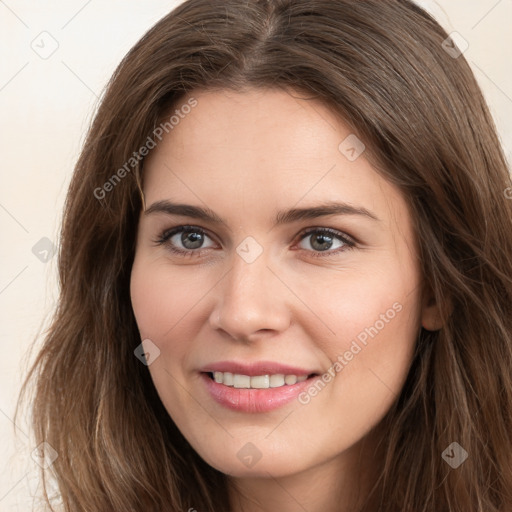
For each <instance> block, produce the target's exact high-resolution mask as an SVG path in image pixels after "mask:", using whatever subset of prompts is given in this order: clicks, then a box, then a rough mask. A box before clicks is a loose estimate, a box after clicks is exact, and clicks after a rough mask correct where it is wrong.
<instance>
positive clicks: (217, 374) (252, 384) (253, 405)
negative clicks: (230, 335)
mask: <svg viewBox="0 0 512 512" xmlns="http://www.w3.org/2000/svg"><path fill="white" fill-rule="evenodd" d="M319 374H320V372H317V371H315V370H311V369H306V368H300V367H297V366H289V365H283V364H280V363H275V362H270V361H261V362H256V363H252V364H246V363H238V362H233V361H221V362H217V363H212V364H209V365H207V366H205V367H204V368H202V369H201V378H202V382H203V384H204V385H205V387H206V390H207V391H208V393H209V395H210V397H211V398H213V400H214V401H216V402H217V403H218V404H220V405H222V406H224V407H226V408H228V409H231V410H234V411H238V412H245V413H263V412H268V411H271V410H274V409H277V408H279V407H282V406H284V405H285V404H287V403H289V402H291V401H292V400H293V399H294V398H296V397H297V396H298V395H299V394H300V393H301V392H302V391H303V390H304V389H305V388H306V387H308V386H309V385H311V383H312V381H313V380H314V379H316V378H318V377H319Z"/></svg>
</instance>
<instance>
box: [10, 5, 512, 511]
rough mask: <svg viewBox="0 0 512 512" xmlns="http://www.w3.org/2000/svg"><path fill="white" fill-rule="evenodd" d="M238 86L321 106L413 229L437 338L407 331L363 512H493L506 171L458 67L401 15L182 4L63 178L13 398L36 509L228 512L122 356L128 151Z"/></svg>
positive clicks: (431, 36) (435, 30) (507, 262)
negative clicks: (44, 305) (200, 96)
mask: <svg viewBox="0 0 512 512" xmlns="http://www.w3.org/2000/svg"><path fill="white" fill-rule="evenodd" d="M450 48H451V51H447V50H449V49H450ZM457 53H459V54H458V55H457ZM246 87H256V88H281V89H287V90H293V91H298V92H299V93H301V94H305V95H307V96H308V97H310V98H314V99H315V100H318V101H321V102H323V103H324V104H326V105H329V106H330V107H331V108H332V109H333V112H335V113H337V114H339V116H340V119H343V120H344V121H345V123H347V124H348V125H349V126H350V127H351V129H352V130H353V131H354V133H357V134H358V137H360V138H361V139H362V140H363V141H364V143H365V145H366V146H367V152H366V153H365V154H366V155H368V157H369V158H370V161H371V162H372V164H373V165H374V166H375V168H376V169H377V171H378V172H379V173H380V174H381V175H382V176H383V177H385V178H386V179H387V180H389V181H390V182H392V183H394V184H395V185H396V186H398V187H399V188H400V190H401V191H402V193H403V195H404V197H405V198H406V200H407V202H408V204H409V205H410V208H411V212H412V213H413V222H414V226H415V233H416V236H417V239H418V244H419V248H420V257H421V268H422V273H423V277H424V280H425V281H426V282H427V283H428V286H430V287H431V289H432V291H433V294H434V296H435V300H436V301H437V303H438V304H439V306H440V310H441V313H442V316H443V322H444V324H443V327H442V328H441V329H440V330H438V331H426V330H424V329H422V330H421V332H420V334H419V336H418V340H417V344H416V352H415V355H414V359H413V363H412V366H411V368H410V372H409V374H408V376H407V380H406V383H405V385H404V387H403V389H402V392H401V394H400V396H399V397H397V399H396V401H395V403H394V404H393V406H392V407H391V409H390V410H389V412H388V413H387V414H386V416H385V418H384V419H383V420H382V421H383V425H384V426H385V436H384V437H383V443H385V444H383V445H382V446H384V447H385V457H384V460H383V463H382V467H381V468H379V471H378V475H379V477H378V479H377V481H376V482H375V485H374V486H373V488H372V492H371V495H372V498H376V500H377V502H378V503H379V508H378V510H379V511H380V512H396V511H397V510H400V511H407V512H505V511H510V510H512V277H511V276H512V200H511V199H508V198H507V196H512V188H510V187H511V181H510V175H509V170H508V168H507V163H506V160H505V157H504V154H503V150H502V148H501V146H500V143H499V140H498V136H497V134H496V128H495V125H494V123H493V120H492V118H491V116H490V114H489V110H488V107H487V105H486V103H485V101H484V99H483V97H482V94H481V91H480V89H479V87H478V85H477V83H476V80H475V78H474V76H473V73H472V71H471V69H470V67H469V66H468V64H467V62H466V60H465V59H464V56H463V55H460V52H457V51H456V49H454V48H453V45H452V43H451V42H450V39H448V34H447V33H446V32H445V31H444V30H443V29H442V28H441V27H440V26H439V24H438V23H437V22H436V21H435V20H434V19H433V18H432V17H431V16H429V15H428V14H427V13H426V12H424V11H423V10H422V9H420V8H419V7H417V6H416V5H415V4H413V3H412V2H411V1H409V0H314V1H312V0H269V1H264V0H247V1H244V2H241V1H239V0H221V1H215V2H212V1H211V0H188V1H185V2H184V3H182V4H180V5H179V6H178V7H177V8H175V9H174V10H173V11H172V12H171V13H170V14H168V15H167V16H165V17H164V18H163V19H161V20H160V21H159V22H158V23H157V24H156V25H155V26H154V27H152V28H151V29H150V30H149V31H148V32H147V33H146V34H145V35H144V36H143V37H142V38H141V39H140V41H138V42H137V44H136V45H135V46H134V47H133V48H132V49H131V50H130V51H129V53H128V54H127V55H126V57H125V58H124V59H123V60H122V62H121V63H120V65H119V66H118V68H117V69H116V71H115V72H114V74H113V76H112V78H111V80H110V82H109V84H108V86H107V87H106V90H105V92H104V95H103V97H102V100H101V104H100V106H99V108H98V111H97V113H96V115H95V118H94V120H93V122H92V124H91V127H90V129H89V132H88V135H87V138H86V141H85V143H84V146H83V149H82V151H81V154H80V157H79V159H78V161H77V164H76V167H75V170H74V174H73V178H72V181H71V184H70V187H69V192H68V195H67V199H66V204H65V213H64V218H63V224H62V231H61V239H60V252H59V259H58V265H59V280H60V299H59V303H58V307H57V309H56V311H55V313H54V316H53V318H52V323H51V326H50V327H49V328H48V330H47V331H45V333H44V344H43V347H42V349H41V350H40V352H39V353H38V355H37V357H36V359H35V361H34V362H33V365H32V366H31V368H30V369H29V372H28V374H27V376H26V380H25V382H24V385H23V388H22V392H21V394H20V398H19V403H18V405H20V404H22V403H24V397H26V395H27V394H28V392H29V389H30V391H31V393H32V396H33V402H32V403H31V412H32V426H33V431H34V434H35V437H36V440H37V442H38V443H41V442H44V441H46V442H47V443H49V444H50V445H51V446H52V447H53V448H54V449H55V450H56V451H57V453H58V455H59V456H58V458H57V460H55V462H54V463H53V465H52V466H51V472H52V473H51V475H50V474H46V473H47V472H43V473H42V478H43V483H44V500H45V503H46V504H47V505H48V506H49V507H50V508H51V509H52V510H54V508H52V507H53V506H54V505H52V500H51V499H50V497H49V493H48V492H47V484H48V482H49V481H50V479H51V480H52V481H54V482H55V483H56V485H57V486H58V490H59V496H60V498H59V503H60V504H59V505H58V506H59V507H60V508H61V509H62V510H63V511H65V512H106V511H116V512H128V511H129V512H152V511H154V512H161V511H163V510H166V511H185V510H189V508H190V507H192V506H193V507H195V508H197V509H198V510H200V511H204V512H226V511H229V510H231V508H230V504H229V499H228V479H227V477H226V476H225V475H223V474H222V473H220V472H219V471H217V470H215V469H214V468H212V467H210V466H209V465H208V464H206V463H205V462H204V461H203V460H202V459H201V457H199V455H198V454H197V453H196V452H195V451H194V450H193V449H192V448H191V446H190V445H189V444H188V442H187V441H186V440H185V438H184V437H183V435H182V434H181V433H180V432H179V430H178V429H177V427H176V426H175V425H174V423H173V422H172V419H171V418H170V417H169V415H168V413H167V411H166V410H165V408H164V407H163V405H162V403H161V402H160V399H159V397H158V395H157V393H156V390H155V388H154V385H153V383H152V381H151V378H150V375H149V372H148V371H147V368H146V367H145V366H144V365H142V364H140V362H139V361H138V359H137V358H136V357H135V356H134V349H135V347H137V346H138V345H139V344H140V337H139V332H138V329H137V325H136V322H135V318H134V314H133V311H132V307H131V301H130V293H129V281H130V272H131V266H132V262H133V258H134V250H135V235H136V229H137V222H138V215H139V212H140V210H141V208H142V207H143V202H142V201H143V198H141V193H140V192H141V188H140V187H141V180H142V178H143V164H144V158H142V157H141V154H140V152H138V150H139V148H141V147H142V146H143V145H144V144H145V142H146V141H147V140H148V136H150V135H151V134H152V133H154V130H155V127H157V126H158V125H159V124H160V123H161V122H162V119H165V118H166V116H168V115H169V113H170V112H171V110H172V109H173V108H175V107H176V105H178V104H179V102H180V101H181V100H182V98H184V97H185V95H186V93H187V92H190V91H192V90H195V89H198V90H199V89H203V90H206V89H210V90H225V89H231V90H234V91H243V90H244V88H246ZM135 156H136V157H137V158H135ZM127 162H131V163H130V164H129V165H128V166H127V165H126V163H127ZM121 168H124V169H125V172H124V173H121V172H120V169H121ZM121 174H122V176H121ZM114 175H116V176H117V178H114ZM107 192H108V193H107ZM507 192H509V193H507ZM30 384H33V386H30ZM18 409H19V407H18V408H17V411H16V412H17V414H18V412H19V411H18ZM452 442H457V443H459V444H460V445H461V446H462V447H463V448H464V449H465V450H466V451H467V453H468V459H467V460H466V461H465V462H464V463H463V464H462V465H460V466H459V467H458V468H457V469H452V468H451V467H450V466H449V465H448V464H447V463H446V462H445V461H444V460H443V457H442V453H443V451H444V450H445V449H446V448H447V447H448V446H449V445H450V444H451V443H452ZM367 512H376V511H375V509H370V508H368V509H367Z"/></svg>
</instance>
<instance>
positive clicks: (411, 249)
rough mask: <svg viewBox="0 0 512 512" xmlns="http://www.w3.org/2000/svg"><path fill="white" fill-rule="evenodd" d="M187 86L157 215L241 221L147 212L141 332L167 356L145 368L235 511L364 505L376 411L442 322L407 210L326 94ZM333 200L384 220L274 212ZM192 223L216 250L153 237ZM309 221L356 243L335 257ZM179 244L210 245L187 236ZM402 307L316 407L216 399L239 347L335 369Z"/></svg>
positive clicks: (141, 243) (150, 184)
mask: <svg viewBox="0 0 512 512" xmlns="http://www.w3.org/2000/svg"><path fill="white" fill-rule="evenodd" d="M190 96H193V97H194V98H196V100H197V106H195V107H194V108H193V109H192V110H191V112H190V113H189V114H187V115H186V116H184V118H183V119H181V120H180V122H179V124H177V125H176V126H175V127H174V129H173V130H172V131H170V132H169V133H168V134H166V135H165V136H164V137H163V139H162V141H161V142H160V143H159V144H158V145H157V147H156V148H155V149H153V150H152V151H151V153H150V155H149V157H148V158H147V159H146V162H145V166H144V186H143V192H144V197H145V205H146V209H148V208H149V207H151V205H153V204H154V203H155V202H156V201H161V200H169V201H173V202H180V203H186V204H191V205H195V206H200V207H208V208H210V209H211V210H213V211H214V212H215V213H216V214H217V215H219V216H220V217H222V218H223V219H224V220H225V223H226V225H222V224H215V223H212V222H210V221H204V220H199V219H196V218H193V217H185V216H181V215H168V214H166V213H151V214H147V213H141V216H140V222H139V227H138V233H137V247H136V255H135V260H134V264H133V269H132V276H131V297H132V305H133V310H134V313H135V317H136V320H137V324H138V327H139V330H140V334H141V340H144V339H147V338H149V339H150V340H151V341H152V342H153V343H154V344H155V345H156V346H157V347H158V349H159V350H160V354H159V356H158V357H157V358H156V359H154V362H152V363H151V364H150V365H149V366H148V369H149V371H150V373H151V377H152V379H153V382H154V384H155V386H156V389H157V391H158V393H159V395H160V397H161V400H162V402H163V404H164V406H165V407H166V409H167V411H168V413H169V415H170V417H171V418H172V419H173V420H174V422H175V423H176V424H177V426H178V427H179V429H180V430H181V432H182V433H183V434H184V436H185V437H186V438H187V439H188V441H189V442H190V444H191V445H192V446H193V447H194V449H195V450H196V451H197V452H198V453H199V455H200V456H201V457H203V458H204V460H206V461H207V462H208V463H209V464H210V465H211V466H213V467H215V468H217V469H218V470H220V471H222V472H224V473H225V474H227V475H230V483H231V485H232V486H231V491H230V492H231V498H232V503H233V510H235V511H242V510H243V511H245V512H256V511H261V510H265V511H267V510H279V511H282V512H288V511H294V512H295V511H296V510H298V508H297V507H298V505H297V504H298V503H299V504H301V505H302V506H303V507H304V509H306V510H308V511H309V512H314V511H322V512H326V511H327V512H329V511H331V512H334V511H336V512H345V511H348V510H357V508H356V507H357V506H359V505H360V504H361V502H362V501H361V500H362V499H363V498H364V497H365V496H366V494H367V492H368V488H369V486H370V485H371V483H372V481H373V478H374V476H375V474H374V470H375V468H376V467H377V462H378V460H379V457H380V454H378V453H376V451H375V446H376V442H377V440H378V433H379V423H380V421H381V420H382V418H383V417H384V416H385V414H386V412H387V411H388V410H389V408H390V407H391V405H392V403H393V401H394V400H395V399H396V397H397V395H398V394H399V392H400V390H401V388H402V386H403V384H404V381H405V378H406V376H407V372H408V370H409V367H410V364H411V360H412V355H413V350H414V345H415V342H416V339H417V335H418V332H419V329H420V327H421V325H423V327H425V328H429V329H435V328H438V326H437V325H436V306H435V304H432V301H431V300H430V299H431V297H430V296H429V295H428V294H427V292H425V291H424V287H423V286H422V278H421V275H420V266H419V261H418V257H417V244H416V241H415V235H414V231H413V228H412V218H411V214H410V211H409V209H408V207H407V204H406V202H405V199H404V198H403V196H402V194H401V193H400V191H399V190H398V189H396V188H395V187H394V186H393V185H392V184H390V183H389V182H387V181H386V180H385V179H384V178H382V177H381V176H380V175H379V174H378V173H377V172H376V171H375V170H374V168H373V167H372V166H371V165H370V163H369V162H368V160H367V159H366V158H365V153H364V152H363V153H362V154H361V155H360V156H359V157H358V158H357V159H356V160H354V161H350V160H349V159H348V158H347V157H346V156H345V154H343V153H342V152H341V151H340V150H339V149H338V146H339V144H340V142H342V141H343V140H344V139H345V138H346V137H347V136H349V135H351V134H352V133H353V132H352V131H351V130H350V128H349V127H348V126H347V125H346V124H345V123H343V122H342V121H341V120H340V119H339V118H338V117H336V116H335V115H334V114H333V111H332V109H331V108H328V107H327V106H325V105H323V104H322V103H320V102H318V101H317V100H305V99H300V98H299V95H298V94H296V93H295V94H294V93H292V92H291V91H283V90H274V89H269V90H259V89H257V90H256V89H247V90H246V91H244V92H237V93H235V92H233V91H216V92H215V91H193V93H191V94H190ZM186 100H187V98H185V99H184V100H183V102H182V104H185V103H186ZM325 201H340V202H345V203H349V204H350V205H353V206H357V207H364V208H366V209H367V210H369V211H371V212H372V213H373V214H374V215H375V216H376V217H378V219H379V220H378V221H376V220H372V219H370V218H368V217H366V216H362V215H339V214H338V215H329V216H323V217H319V218H315V219H309V220H308V219H306V220H298V221H293V222H291V223H287V224H283V225H277V226H274V224H273V218H274V216H275V214H276V212H277V211H278V210H279V211H280V210H288V209H291V208H302V207H309V206H315V205H317V204H319V203H322V202H325ZM187 224H188V225H193V226H198V227H201V228H203V229H204V230H205V231H206V232H207V236H205V238H204V241H203V245H202V246H201V247H200V249H203V253H202V254H200V255H192V256H187V257H183V256H179V255H176V254H173V253H172V252H171V251H170V249H169V245H170V244H171V242H168V244H167V245H166V244H161V245H158V244H156V243H155V240H156V239H158V237H159V236H160V235H161V233H162V232H163V231H165V230H168V229H170V228H173V227H177V226H182V225H187ZM312 227H315V228H325V227H327V228H332V229H334V230H336V231H338V232H340V234H341V235H342V236H343V235H345V236H346V235H348V236H350V237H352V238H354V239H355V240H356V244H355V246H354V247H353V248H350V249H348V248H347V246H344V245H343V242H342V241H340V240H338V239H337V238H336V237H333V238H332V239H331V240H332V243H330V244H329V243H327V244H326V249H327V250H324V251H321V250H319V249H318V245H315V244H314V241H315V233H313V234H312V235H311V234H310V235H308V236H305V237H304V236H303V235H302V232H304V230H305V229H306V228H312ZM248 236H251V237H252V238H254V240H256V242H257V243H258V244H259V246H261V247H262V248H263V252H262V253H261V254H260V255H259V256H258V257H257V258H256V259H255V260H254V261H253V262H251V263H247V261H245V260H244V259H243V258H242V257H241V256H240V255H239V254H238V253H237V251H236V249H237V247H238V246H239V245H240V244H241V242H242V241H243V240H244V239H245V238H246V237H248ZM172 240H173V241H174V243H175V245H176V246H177V247H178V248H181V249H182V250H185V251H187V250H188V251H189V252H193V251H194V250H195V251H196V252H197V251H198V250H199V249H190V248H189V247H191V245H190V243H189V244H188V245H187V246H184V245H183V243H182V242H180V240H181V234H178V235H175V236H174V237H172ZM328 242H329V240H328ZM340 247H342V248H343V247H345V249H344V250H343V251H341V252H337V253H335V251H336V250H337V249H339V248H340ZM328 253H331V255H330V256H329V255H328ZM315 254H316V255H317V256H318V257H315ZM397 303H398V304H399V305H400V306H401V309H400V312H397V313H396V315H395V316H394V318H393V319H390V320H388V322H386V323H385V327H384V328H382V329H380V330H379V332H378V334H377V335H375V336H374V337H373V338H369V339H368V342H367V345H366V346H364V347H363V348H362V350H361V351H360V352H359V353H357V355H355V356H354V357H353V359H352V360H350V361H349V362H348V363H347V364H346V366H344V367H343V369H342V370H341V371H339V372H337V373H336V376H335V377H334V378H333V379H332V380H331V381H330V382H329V383H328V384H327V385H326V386H325V387H324V388H323V389H322V390H321V391H320V392H319V393H318V394H317V395H316V396H314V397H311V400H310V401H309V402H308V403H307V404H303V403H299V401H297V400H293V401H292V402H291V403H289V404H286V405H285V406H284V407H281V408H279V409H277V410H274V411H271V412H267V413H253V414H248V413H243V412H238V411H231V410H228V409H225V408H224V407H222V406H221V405H219V404H217V403H216V402H214V401H213V400H212V399H211V398H210V395H209V394H208V392H207V391H206V389H205V386H204V383H203V382H202V379H201V378H200V375H199V373H198V371H199V369H200V368H201V367H203V366H204V365H206V364H207V363H211V362H214V361H221V360H234V359H237V360H243V361H258V360H271V361H278V362H286V363H288V364H292V365H297V366H301V367H305V368H312V369H319V370H321V373H324V372H327V371H328V369H329V368H330V367H331V366H332V364H333V362H335V361H336V360H337V358H338V356H339V355H343V354H344V353H345V352H346V351H347V350H348V349H349V348H350V346H351V343H352V342H353V340H355V339H356V337H357V335H358V334H360V333H361V332H362V331H364V330H365V328H368V327H370V326H374V325H375V324H376V321H377V320H379V318H382V317H381V315H383V314H386V311H388V310H389V309H390V308H392V306H393V304H397ZM249 442H250V443H253V444H254V445H255V446H256V447H257V449H258V450H259V452H260V453H261V456H262V457H261V459H260V460H259V461H258V462H257V463H256V464H255V465H254V466H252V467H251V468H249V467H246V466H245V465H244V464H242V463H241V461H240V460H239V458H238V457H237V453H238V451H239V450H240V449H241V448H242V447H244V446H245V445H246V444H247V443H249Z"/></svg>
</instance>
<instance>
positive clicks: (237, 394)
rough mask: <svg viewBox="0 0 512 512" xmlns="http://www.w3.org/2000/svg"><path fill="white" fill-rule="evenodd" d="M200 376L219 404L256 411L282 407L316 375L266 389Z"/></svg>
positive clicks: (204, 374) (205, 375) (234, 409)
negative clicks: (227, 384)
mask: <svg viewBox="0 0 512 512" xmlns="http://www.w3.org/2000/svg"><path fill="white" fill-rule="evenodd" d="M201 378H202V379H203V382H204V383H205V385H206V388H207V390H208V392H209V393H210V395H211V397H212V398H213V399H214V400H215V401H216V402H217V403H219V404H220V405H223V406H224V407H227V408H228V409H231V410H233V411H238V412H249V413H257V412H268V411H273V410H274V409H278V408H279V407H283V406H284V405H286V404H287V403H289V402H291V401H292V400H294V399H295V398H297V396H298V395H299V394H300V393H301V392H302V391H303V390H304V389H305V388H307V387H308V386H310V385H311V383H312V382H313V381H314V380H315V379H317V378H318V376H317V375H315V376H314V377H310V378H309V379H306V380H305V381H303V382H297V383H296V384H292V385H288V384H285V385H284V386H281V387H278V388H266V389H237V388H234V387H231V386H225V385H224V384H219V383H218V382H215V381H214V380H213V379H211V378H210V377H209V375H208V374H207V373H202V374H201Z"/></svg>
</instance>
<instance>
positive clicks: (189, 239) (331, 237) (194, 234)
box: [154, 226, 356, 256]
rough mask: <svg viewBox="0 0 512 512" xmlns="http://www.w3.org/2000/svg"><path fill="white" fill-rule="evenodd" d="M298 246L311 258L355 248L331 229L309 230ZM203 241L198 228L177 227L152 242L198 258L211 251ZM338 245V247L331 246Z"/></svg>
mask: <svg viewBox="0 0 512 512" xmlns="http://www.w3.org/2000/svg"><path fill="white" fill-rule="evenodd" d="M299 238H300V244H303V243H304V242H308V243H307V245H309V246H310V247H311V248H312V250H311V249H308V248H306V247H304V246H300V244H299V247H300V248H301V249H303V250H306V251H307V252H310V253H311V255H312V256H332V255H334V254H338V253H340V252H343V251H347V250H350V249H352V248H353V247H355V245H356V243H355V241H353V240H352V238H351V237H349V236H348V235H345V234H344V233H341V232H339V231H336V230H335V229H331V228H321V227H315V228H309V229H308V230H307V231H305V232H302V233H301V234H300V235H299ZM205 239H210V240H211V237H210V236H209V235H208V234H207V233H206V231H205V230H204V229H202V228H200V227H198V226H177V227H175V228H172V229H168V230H166V231H164V232H162V233H161V234H160V236H159V237H158V238H157V239H156V240H154V243H155V244H156V245H166V246H167V248H168V249H169V250H170V251H171V252H173V253H175V254H178V255H180V256H199V255H201V254H202V253H203V250H206V249H211V248H212V247H213V246H214V244H211V245H208V246H204V242H205ZM336 244H337V245H338V247H334V249H335V250H332V249H333V246H335V245H336Z"/></svg>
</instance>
